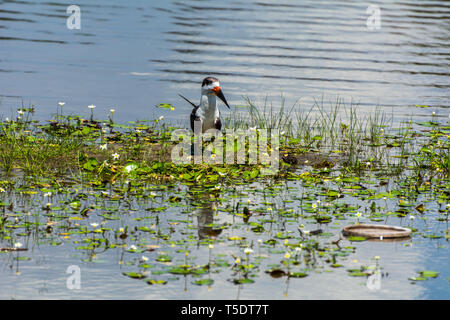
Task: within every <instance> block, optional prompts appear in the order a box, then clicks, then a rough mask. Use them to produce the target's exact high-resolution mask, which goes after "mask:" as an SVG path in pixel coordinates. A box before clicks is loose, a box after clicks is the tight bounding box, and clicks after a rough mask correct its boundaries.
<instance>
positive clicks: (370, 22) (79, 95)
mask: <svg viewBox="0 0 450 320" xmlns="http://www.w3.org/2000/svg"><path fill="white" fill-rule="evenodd" d="M77 3H78V5H79V8H80V10H81V16H80V23H81V24H80V27H81V29H79V30H77V29H73V30H70V29H68V28H67V27H66V20H67V18H68V17H69V16H70V14H67V12H66V10H67V7H68V6H69V5H70V4H72V2H70V1H43V0H40V1H26V0H23V1H0V99H1V104H0V115H1V116H3V117H11V116H15V112H16V109H17V107H19V106H22V104H23V105H24V106H30V105H36V106H37V112H36V117H37V118H38V119H47V118H48V117H49V115H50V114H52V113H54V112H55V110H56V106H57V103H58V102H59V101H64V102H66V105H65V106H64V108H65V110H66V112H67V113H76V114H81V115H85V114H86V115H88V114H89V110H88V108H87V106H88V105H91V104H94V105H96V106H97V109H96V114H97V115H98V116H105V117H106V115H107V113H108V110H109V109H110V108H114V109H115V110H116V115H115V117H116V119H119V120H123V121H129V120H136V119H148V118H153V117H155V116H159V115H161V114H162V115H165V117H166V118H167V119H169V118H170V119H172V120H174V121H175V122H182V123H184V119H186V118H187V117H186V116H185V115H186V114H189V111H190V106H189V105H187V104H186V103H185V102H184V101H183V100H181V98H180V97H179V96H178V93H182V94H184V95H185V96H187V97H189V98H191V99H192V100H194V101H197V100H198V99H199V95H200V83H201V81H202V79H203V78H204V77H205V76H207V75H216V76H217V77H218V78H219V79H220V80H221V84H222V87H223V89H224V92H225V95H226V97H227V99H228V101H229V102H230V103H231V104H232V105H242V104H245V102H244V99H243V97H250V98H251V99H252V100H254V101H255V102H258V103H261V102H262V101H263V100H264V97H265V96H268V97H269V101H270V102H273V104H274V106H275V107H277V106H279V104H280V101H281V99H280V95H281V94H282V95H283V96H284V97H285V98H286V100H287V104H288V105H292V104H294V103H295V102H296V101H298V100H299V99H300V102H301V104H300V107H303V108H310V107H311V106H312V105H313V103H314V100H315V99H316V100H321V99H322V98H323V100H324V101H325V104H328V102H332V101H335V100H336V99H337V98H338V97H340V98H342V99H343V100H344V101H345V102H346V103H347V104H350V103H351V102H353V103H356V104H358V105H359V106H360V111H361V112H362V113H370V112H372V111H373V110H374V108H375V107H376V106H380V107H381V108H383V110H385V111H386V112H387V113H389V114H391V113H393V114H394V117H396V118H397V117H398V119H402V118H405V117H406V118H409V117H410V116H411V115H412V116H413V117H415V116H418V117H423V116H424V115H429V114H431V112H435V113H436V114H437V115H438V116H443V117H448V114H449V109H448V108H449V106H450V105H449V86H450V81H449V77H448V76H449V71H448V70H449V55H450V50H449V48H450V39H449V32H450V30H449V29H450V19H449V18H450V4H449V3H448V2H447V1H410V0H405V1H390V0H385V1H377V2H376V3H374V4H375V5H378V6H379V7H378V8H379V9H380V11H379V18H380V19H379V20H376V19H375V18H376V12H375V14H374V13H373V12H372V11H370V10H369V11H367V10H368V7H369V5H370V3H369V2H361V1H330V0H322V1H317V0H314V1H312V0H304V1H298V0H297V1H294V0H284V1H282V2H277V3H276V4H274V3H273V2H271V1H264V0H254V1H243V2H242V1H225V2H224V1H221V2H219V1H139V0H132V1H127V2H123V1H105V0H99V1H95V3H93V2H92V1H86V0H81V1H78V2H77ZM371 16H372V17H374V19H371V18H370V17H371ZM378 22H379V23H378ZM369 27H370V28H369ZM371 29H374V30H371ZM161 102H167V103H171V104H174V105H175V106H176V111H175V112H162V111H160V110H155V108H154V106H155V105H156V104H158V103H161ZM417 104H419V105H430V106H432V107H433V108H431V109H427V110H418V109H417V108H415V105H417ZM225 109H226V108H225ZM225 109H224V110H223V112H225V114H228V112H229V111H228V110H225Z"/></svg>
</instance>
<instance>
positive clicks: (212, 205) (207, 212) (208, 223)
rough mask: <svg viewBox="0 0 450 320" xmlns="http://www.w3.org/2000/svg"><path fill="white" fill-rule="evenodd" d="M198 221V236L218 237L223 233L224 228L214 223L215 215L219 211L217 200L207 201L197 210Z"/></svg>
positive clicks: (202, 237) (201, 237) (200, 237)
mask: <svg viewBox="0 0 450 320" xmlns="http://www.w3.org/2000/svg"><path fill="white" fill-rule="evenodd" d="M195 212H196V214H197V223H198V237H199V239H200V240H202V239H205V238H212V239H216V238H217V237H218V236H219V234H221V233H222V229H221V228H218V227H216V226H215V224H214V215H215V214H216V212H217V202H215V201H206V202H203V203H202V205H201V206H200V207H198V208H197V209H196V210H195Z"/></svg>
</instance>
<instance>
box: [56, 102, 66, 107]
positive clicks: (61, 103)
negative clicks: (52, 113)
mask: <svg viewBox="0 0 450 320" xmlns="http://www.w3.org/2000/svg"><path fill="white" fill-rule="evenodd" d="M58 104H59V105H60V106H61V107H62V106H63V105H65V104H66V103H65V102H58Z"/></svg>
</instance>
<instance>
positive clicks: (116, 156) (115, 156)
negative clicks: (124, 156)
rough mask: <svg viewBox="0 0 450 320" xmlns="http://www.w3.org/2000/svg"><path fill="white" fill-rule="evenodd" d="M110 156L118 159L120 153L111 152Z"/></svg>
mask: <svg viewBox="0 0 450 320" xmlns="http://www.w3.org/2000/svg"><path fill="white" fill-rule="evenodd" d="M112 157H113V159H114V160H117V159H119V157H120V155H119V154H118V153H113V154H112Z"/></svg>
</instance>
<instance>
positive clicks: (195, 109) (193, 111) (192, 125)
mask: <svg viewBox="0 0 450 320" xmlns="http://www.w3.org/2000/svg"><path fill="white" fill-rule="evenodd" d="M178 95H179V96H180V97H182V98H183V99H184V100H186V101H187V102H189V103H190V104H191V105H192V106H193V107H194V109H192V112H191V116H190V120H191V129H192V131H194V123H195V121H196V120H199V118H198V117H197V114H196V113H197V109H198V107H199V106H196V105H195V104H194V103H193V102H191V101H189V99H187V98H185V97H183V96H182V95H181V94H178Z"/></svg>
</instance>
